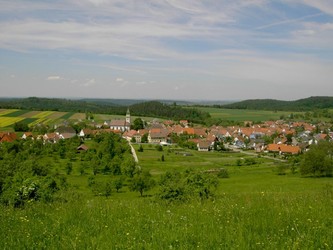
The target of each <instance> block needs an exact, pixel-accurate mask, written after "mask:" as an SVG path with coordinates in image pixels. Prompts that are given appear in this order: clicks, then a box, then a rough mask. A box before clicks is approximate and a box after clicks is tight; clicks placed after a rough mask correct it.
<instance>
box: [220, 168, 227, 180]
mask: <svg viewBox="0 0 333 250" xmlns="http://www.w3.org/2000/svg"><path fill="white" fill-rule="evenodd" d="M217 177H219V178H229V172H228V170H227V169H225V168H221V169H220V171H219V172H218V174H217Z"/></svg>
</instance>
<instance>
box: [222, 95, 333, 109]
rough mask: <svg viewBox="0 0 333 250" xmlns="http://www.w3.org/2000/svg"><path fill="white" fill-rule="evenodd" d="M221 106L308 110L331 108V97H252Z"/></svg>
mask: <svg viewBox="0 0 333 250" xmlns="http://www.w3.org/2000/svg"><path fill="white" fill-rule="evenodd" d="M221 107H223V108H228V109H254V110H285V111H310V110H315V109H324V108H325V109H330V108H333V97H329V96H315V97H309V98H305V99H300V100H296V101H280V100H273V99H254V100H245V101H241V102H236V103H232V104H227V105H222V106H221Z"/></svg>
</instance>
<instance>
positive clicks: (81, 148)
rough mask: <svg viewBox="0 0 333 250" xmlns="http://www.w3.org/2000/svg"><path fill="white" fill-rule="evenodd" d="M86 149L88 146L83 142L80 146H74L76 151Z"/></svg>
mask: <svg viewBox="0 0 333 250" xmlns="http://www.w3.org/2000/svg"><path fill="white" fill-rule="evenodd" d="M88 149H89V148H88V146H87V145H85V144H81V145H80V146H78V147H77V148H76V150H77V151H78V152H81V151H87V150H88Z"/></svg>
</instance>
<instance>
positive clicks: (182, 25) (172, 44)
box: [0, 0, 333, 100]
mask: <svg viewBox="0 0 333 250" xmlns="http://www.w3.org/2000/svg"><path fill="white" fill-rule="evenodd" d="M0 6H1V8H0V34H1V35H0V87H1V91H0V97H8V96H16V97H27V96H40V97H65V98H67V97H92V98H136V99H145V98H148V99H183V100H189V99H192V100H193V99H201V100H202V99H205V100H207V99H208V100H240V99H253V98H274V99H280V100H295V99H299V98H305V97H309V96H323V95H325V96H327V95H329V96H332V95H333V84H332V79H333V1H331V0H280V1H275V0H272V1H268V0H233V1H230V0H228V1H226V0H206V1H194V0H181V1H180V0H164V1H163V0H52V1H51V0H48V1H46V0H24V1H23V0H10V1H5V0H0Z"/></svg>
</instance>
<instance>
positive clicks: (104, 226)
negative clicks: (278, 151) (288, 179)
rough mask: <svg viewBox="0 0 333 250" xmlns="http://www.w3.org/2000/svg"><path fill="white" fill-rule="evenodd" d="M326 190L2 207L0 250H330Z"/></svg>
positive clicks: (332, 213) (331, 224)
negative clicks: (173, 200)
mask: <svg viewBox="0 0 333 250" xmlns="http://www.w3.org/2000/svg"><path fill="white" fill-rule="evenodd" d="M332 198H333V197H332V188H331V189H326V190H324V189H323V190H322V192H318V193H316V194H309V195H307V194H301V195H296V194H293V195H286V194H285V193H264V192H262V193H253V194H239V195H236V194H233V195H229V194H225V195H222V196H220V197H217V198H216V199H215V200H209V201H205V202H203V203H202V202H198V201H193V202H190V203H186V204H165V203H161V202H156V200H155V199H154V198H147V197H146V198H138V199H134V200H119V199H112V198H109V199H106V198H101V199H94V200H87V201H80V199H77V200H76V201H72V202H69V203H58V204H56V203H55V204H53V205H50V206H49V205H45V204H35V205H34V206H31V207H27V208H25V209H22V210H13V209H12V208H7V207H6V208H5V207H2V208H1V213H0V220H1V228H0V248H1V249H194V248H196V249H332V247H333V231H332V228H333V210H332V207H333V200H332Z"/></svg>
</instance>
